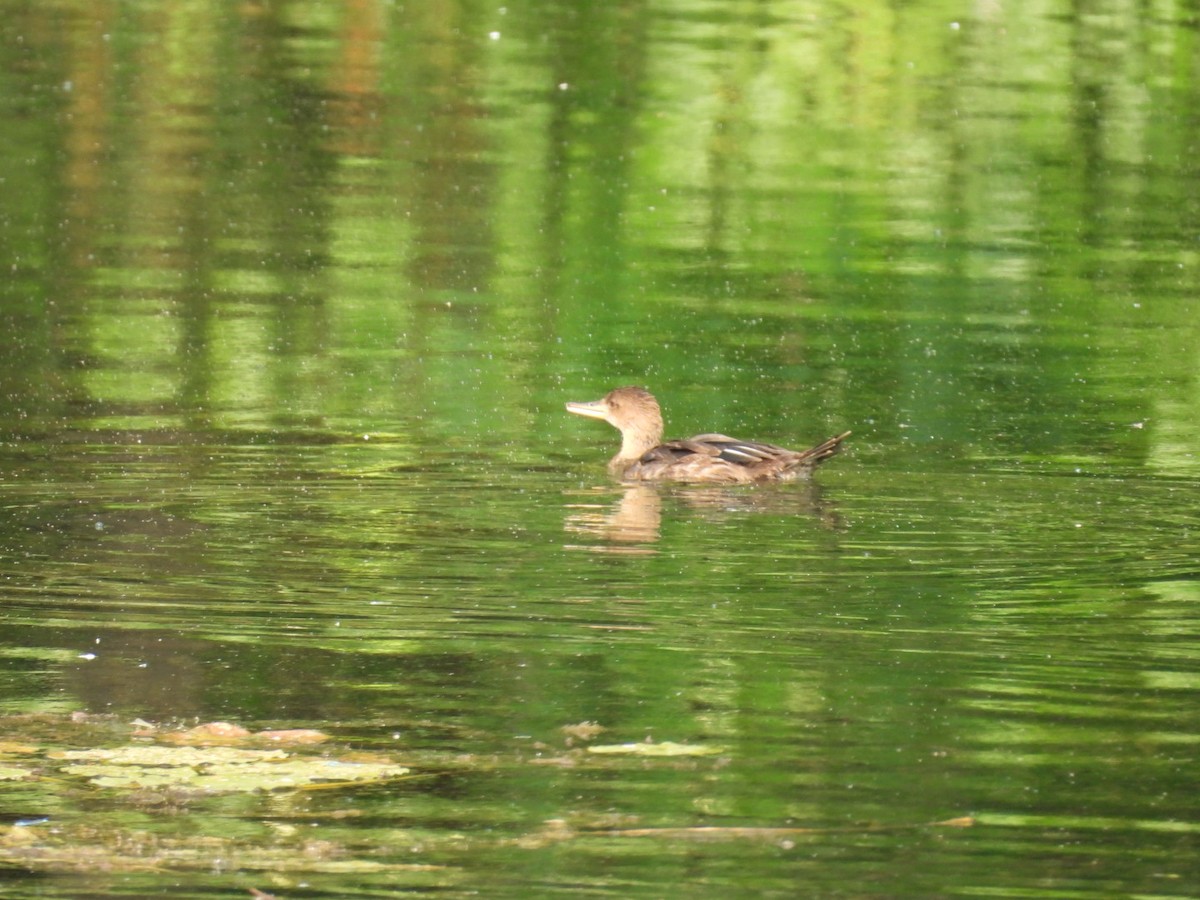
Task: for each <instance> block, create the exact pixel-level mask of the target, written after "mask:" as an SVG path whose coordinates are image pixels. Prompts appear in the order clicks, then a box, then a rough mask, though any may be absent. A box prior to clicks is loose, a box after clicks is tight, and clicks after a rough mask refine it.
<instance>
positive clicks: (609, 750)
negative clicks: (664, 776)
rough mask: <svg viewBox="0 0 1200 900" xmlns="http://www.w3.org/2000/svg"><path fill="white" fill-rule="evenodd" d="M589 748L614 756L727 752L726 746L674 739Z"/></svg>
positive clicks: (590, 751)
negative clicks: (683, 741) (655, 742)
mask: <svg viewBox="0 0 1200 900" xmlns="http://www.w3.org/2000/svg"><path fill="white" fill-rule="evenodd" d="M587 749H588V753H605V754H609V755H612V756H718V755H720V754H722V753H724V752H725V748H724V747H714V746H705V745H703V744H676V743H675V742H674V741H663V742H662V743H658V744H651V743H647V742H640V743H633V744H597V745H595V746H592V747H588V748H587Z"/></svg>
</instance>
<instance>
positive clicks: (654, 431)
mask: <svg viewBox="0 0 1200 900" xmlns="http://www.w3.org/2000/svg"><path fill="white" fill-rule="evenodd" d="M661 443H662V426H661V425H660V426H659V427H657V428H655V427H654V426H653V425H650V426H641V425H634V426H630V427H628V428H623V429H621V450H620V452H618V453H617V455H616V456H614V457H613V458H612V461H611V462H610V463H609V465H610V466H613V467H617V466H626V465H629V464H630V463H632V462H637V461H638V460H639V459H641V458H642V456H643V455H644V454H645V453H646V451H647V450H652V449H653V448H655V447H657V446H658V445H659V444H661Z"/></svg>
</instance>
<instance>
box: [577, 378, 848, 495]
mask: <svg viewBox="0 0 1200 900" xmlns="http://www.w3.org/2000/svg"><path fill="white" fill-rule="evenodd" d="M567 411H568V412H573V413H575V414H576V415H580V416H588V417H590V418H593V419H603V420H604V421H605V422H607V423H608V424H609V425H612V426H613V427H614V428H616V429H617V430H618V431H620V432H621V450H620V452H618V453H617V455H616V456H614V457H613V458H612V459H610V460H609V461H608V470H609V472H611V473H612V474H613V475H615V476H616V477H618V478H621V479H623V480H625V481H686V482H700V483H708V484H751V483H754V482H761V481H798V480H803V479H806V478H808V477H809V476H811V475H812V471H813V469H815V468H816V467H817V464H818V463H821V462H823V461H824V460H826V459H828V458H829V457H831V456H833V454H835V453H837V452H838V449H839V448H840V447H841V445H842V441H844V440H845V439H846V438H847V437H848V436H849V434H850V432H849V431H847V432H844V433H843V434H839V435H838V436H837V437H832V438H830V439H829V440H827V441H826V442H825V443H823V444H818V445H817V446H816V447H813V448H812V449H811V450H787V449H785V448H783V447H776V446H775V445H774V444H760V443H758V442H756V441H739V440H738V439H737V438H731V437H729V436H728V435H725V434H698V435H696V436H695V437H690V438H688V439H687V440H685V441H667V442H666V443H665V444H664V443H663V439H662V436H663V421H662V412H661V411H660V410H659V408H658V401H657V400H655V399H654V395H653V394H651V393H650V392H649V391H648V390H646V389H645V388H640V387H621V388H617V389H616V390H615V391H610V392H609V393H608V394H606V395H605V396H604V399H602V400H594V401H592V402H591V403H568V404H567Z"/></svg>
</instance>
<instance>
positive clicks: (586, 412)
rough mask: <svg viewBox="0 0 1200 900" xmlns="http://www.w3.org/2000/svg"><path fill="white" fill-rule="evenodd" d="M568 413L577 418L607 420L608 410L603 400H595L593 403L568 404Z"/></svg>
mask: <svg viewBox="0 0 1200 900" xmlns="http://www.w3.org/2000/svg"><path fill="white" fill-rule="evenodd" d="M567 412H570V413H575V415H577V416H587V417H588V418H589V419H607V418H608V409H607V407H605V405H604V401H603V400H593V401H592V402H591V403H568V404H567Z"/></svg>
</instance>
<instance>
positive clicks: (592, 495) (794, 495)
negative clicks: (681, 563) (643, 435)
mask: <svg viewBox="0 0 1200 900" xmlns="http://www.w3.org/2000/svg"><path fill="white" fill-rule="evenodd" d="M615 490H617V491H619V493H620V496H619V497H618V498H617V500H616V501H615V502H612V501H611V500H610V499H609V498H610V497H612V495H613V491H614V488H611V487H603V488H594V489H591V490H587V491H583V492H581V495H582V496H580V495H576V496H577V497H578V499H576V500H575V501H574V502H571V503H569V504H568V505H567V508H568V510H569V513H568V514H567V517H566V521H565V522H564V523H563V527H564V529H565V530H566V531H568V532H570V533H572V534H578V535H581V536H584V537H588V538H592V539H597V540H599V541H600V542H601V543H598V544H587V545H576V548H577V549H586V550H591V551H593V552H597V553H622V554H631V555H644V554H650V553H654V552H655V551H654V549H653V548H651V547H649V546H648V545H649V544H653V543H655V542H657V541H658V539H659V538H660V537H661V533H662V517H663V504H664V501H665V502H666V503H668V504H670V508H672V509H676V510H678V509H679V507H683V509H684V511H687V512H691V513H698V514H700V515H701V517H702V518H705V519H709V520H719V519H724V518H726V517H727V516H730V515H738V514H746V513H762V514H766V515H777V516H811V517H813V518H814V519H816V521H817V522H818V524H820V525H821V526H822V527H823V528H827V529H829V530H832V531H836V530H838V529H839V528H840V527H841V518H840V517H839V516H838V513H837V510H836V508H835V507H834V506H833V505H832V504H831V503H829V502H828V501H826V500H824V499H822V497H821V492H820V488H819V486H818V485H816V484H812V483H809V484H805V485H802V486H801V487H800V489H799V490H787V491H758V490H750V491H745V490H738V489H736V488H728V487H711V486H706V487H700V486H692V485H687V486H679V487H673V486H667V485H651V484H625V485H620V486H619V487H617V488H616V489H615Z"/></svg>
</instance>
